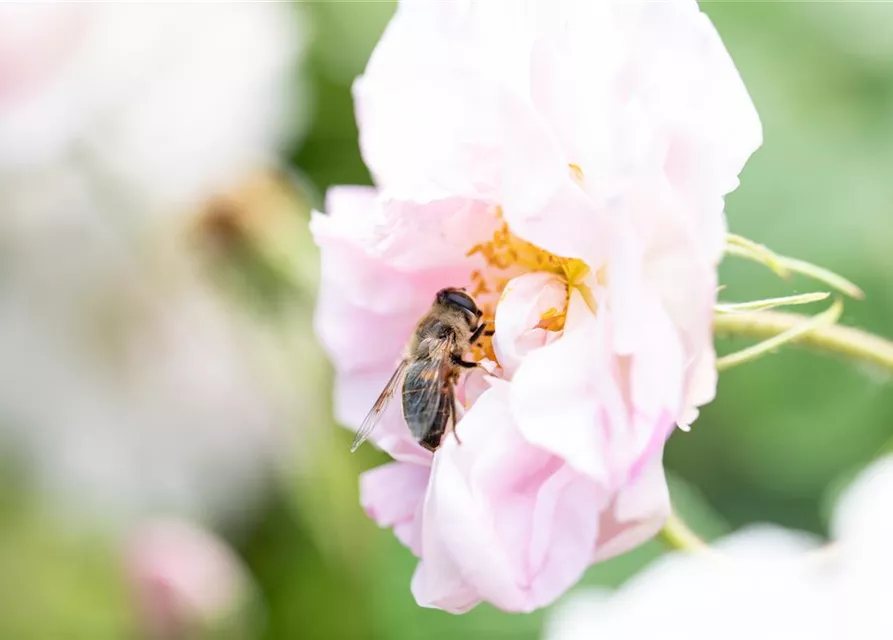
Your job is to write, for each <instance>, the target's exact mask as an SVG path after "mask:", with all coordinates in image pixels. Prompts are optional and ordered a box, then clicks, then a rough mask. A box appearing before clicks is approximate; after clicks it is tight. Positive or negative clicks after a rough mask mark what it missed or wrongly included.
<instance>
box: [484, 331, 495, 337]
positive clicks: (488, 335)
mask: <svg viewBox="0 0 893 640" xmlns="http://www.w3.org/2000/svg"><path fill="white" fill-rule="evenodd" d="M495 334H496V329H490V330H489V331H484V335H485V336H487V337H488V338H489V337H490V336H493V335H495Z"/></svg>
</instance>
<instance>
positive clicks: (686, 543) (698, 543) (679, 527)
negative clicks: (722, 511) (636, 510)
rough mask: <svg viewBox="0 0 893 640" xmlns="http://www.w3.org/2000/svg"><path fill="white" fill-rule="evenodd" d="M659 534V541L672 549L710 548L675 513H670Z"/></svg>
mask: <svg viewBox="0 0 893 640" xmlns="http://www.w3.org/2000/svg"><path fill="white" fill-rule="evenodd" d="M659 535H660V539H661V541H662V542H663V543H664V544H665V545H666V546H667V547H669V548H670V549H672V550H682V551H706V550H708V549H709V548H710V547H709V546H708V545H707V543H706V542H704V541H703V540H701V538H699V537H698V535H697V534H696V533H695V532H694V531H692V530H691V529H689V528H688V525H686V524H685V522H684V521H683V520H682V518H680V517H679V516H677V515H676V514H675V513H671V514H670V517H669V518H667V521H666V522H665V523H664V528H663V529H661V530H660V534H659Z"/></svg>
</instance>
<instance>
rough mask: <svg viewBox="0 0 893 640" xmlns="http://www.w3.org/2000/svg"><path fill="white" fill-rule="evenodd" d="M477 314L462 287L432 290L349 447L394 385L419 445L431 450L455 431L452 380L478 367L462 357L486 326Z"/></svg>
mask: <svg viewBox="0 0 893 640" xmlns="http://www.w3.org/2000/svg"><path fill="white" fill-rule="evenodd" d="M481 315H482V314H481V310H480V309H478V306H477V304H475V302H474V300H473V299H472V297H471V296H469V295H468V294H467V293H465V291H464V290H463V289H456V288H448V289H441V290H440V291H438V292H437V297H435V299H434V304H432V305H431V309H430V310H429V311H428V313H427V314H425V316H424V317H423V318H422V319H421V320H420V321H419V323H418V324H417V325H416V328H415V333H413V335H412V338H411V339H410V341H409V344H408V345H407V347H406V352H405V354H404V356H403V361H402V362H401V363H400V365H399V366H398V367H397V370H396V371H395V372H394V375H392V376H391V379H390V380H389V381H388V384H387V385H386V386H385V388H384V391H382V392H381V395H380V396H378V400H376V401H375V404H374V405H373V406H372V410H371V411H370V412H369V415H367V416H366V419H365V420H363V424H362V425H360V428H359V430H358V431H357V435H356V437H355V438H354V440H353V445H351V447H350V450H351V452H353V451H356V450H357V448H358V447H359V446H360V445H361V444H363V442H365V440H366V438H368V437H369V434H370V433H372V429H374V428H375V425H376V424H377V423H378V420H379V418H381V415H382V413H384V410H385V408H387V406H388V403H389V402H390V401H391V398H393V397H394V395H395V393H396V391H397V389H401V391H402V399H403V417H404V418H406V422H407V424H408V425H409V430H410V431H411V432H412V435H413V437H414V438H415V439H416V440H417V441H418V442H419V444H421V445H422V446H423V447H425V448H426V449H428V450H429V451H435V450H436V449H437V447H439V446H440V442H441V440H442V439H443V436H444V434H445V433H446V431H447V430H450V431H452V432H453V435H455V434H456V395H455V390H454V385H455V383H456V381H457V380H458V379H459V374H460V373H461V372H462V369H473V368H475V367H477V366H479V365H478V363H477V362H468V361H466V360H463V359H462V356H463V355H464V354H465V353H466V352H467V351H468V350H469V348H471V346H472V345H473V344H474V343H475V342H476V341H477V339H478V338H480V337H481V335H482V334H484V330H485V329H486V326H487V325H486V323H483V322H481ZM492 334H493V332H492V331H487V333H486V335H492ZM456 440H457V441H458V440H459V436H456Z"/></svg>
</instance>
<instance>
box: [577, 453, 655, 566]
mask: <svg viewBox="0 0 893 640" xmlns="http://www.w3.org/2000/svg"><path fill="white" fill-rule="evenodd" d="M662 457H663V442H661V446H660V448H659V449H658V450H657V451H655V452H653V454H652V455H651V456H650V459H649V461H648V462H647V463H646V465H645V466H644V467H643V469H642V472H641V473H640V474H639V476H638V477H637V478H635V479H634V480H633V481H632V482H631V483H630V484H629V485H628V486H626V487H624V488H623V489H622V490H621V491H620V493H619V494H618V495H617V496H616V497H615V498H614V501H613V503H612V504H611V505H610V506H609V507H608V508H607V509H605V510H604V511H603V512H602V516H601V521H600V524H599V538H598V543H597V545H596V547H595V560H596V561H597V562H601V561H602V560H607V559H608V558H613V557H614V556H618V555H620V554H622V553H626V552H627V551H629V550H630V549H634V548H636V547H638V546H639V545H641V544H642V543H644V542H646V541H647V540H650V539H651V538H652V537H654V535H655V534H657V532H658V531H660V528H661V527H662V526H663V525H664V522H666V519H667V517H668V516H669V515H670V493H669V490H668V488H667V480H666V477H665V476H664V469H663V463H662V460H661V459H662Z"/></svg>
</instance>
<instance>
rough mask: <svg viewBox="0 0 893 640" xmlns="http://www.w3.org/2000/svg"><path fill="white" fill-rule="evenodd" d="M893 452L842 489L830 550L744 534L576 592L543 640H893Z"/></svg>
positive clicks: (808, 541) (766, 530) (797, 539)
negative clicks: (608, 585) (604, 586)
mask: <svg viewBox="0 0 893 640" xmlns="http://www.w3.org/2000/svg"><path fill="white" fill-rule="evenodd" d="M891 495H893V457H889V458H886V459H885V460H882V461H880V462H878V463H876V464H875V465H873V466H872V467H871V468H869V469H868V470H867V471H865V472H864V473H863V474H862V476H861V477H860V478H859V479H858V480H857V481H856V482H855V483H854V484H853V485H852V486H851V487H850V488H849V489H848V490H847V491H846V493H845V494H844V495H843V497H842V498H841V500H840V501H839V503H838V506H837V509H836V512H835V516H834V520H833V523H832V538H833V539H834V543H833V545H832V546H827V547H822V546H820V544H819V542H818V541H817V540H815V539H813V538H812V537H810V536H807V535H805V534H802V533H798V532H793V531H787V530H784V529H780V528H776V527H768V526H765V527H756V528H751V529H748V530H745V531H742V532H739V533H737V534H735V535H733V536H731V537H729V538H728V539H726V540H724V541H721V542H720V543H719V544H717V545H716V546H715V549H716V550H717V551H718V552H719V554H703V555H702V554H692V555H687V554H681V553H676V554H673V555H670V556H667V557H665V558H663V559H662V560H660V561H658V562H657V563H655V564H654V565H652V566H651V567H649V568H648V569H646V570H645V571H644V572H643V573H641V574H639V575H637V576H635V577H634V578H633V579H631V580H630V581H629V582H628V583H627V584H626V585H625V586H624V587H623V588H622V589H620V590H619V591H618V592H616V593H613V594H609V593H607V592H602V591H584V592H578V593H577V594H575V595H574V596H572V597H571V598H569V599H567V600H566V601H565V602H564V603H563V604H562V605H561V606H560V607H559V608H558V609H557V610H556V611H555V613H554V614H553V616H552V618H551V619H550V620H549V621H548V623H547V625H546V630H545V638H546V639H547V640H578V639H579V640H583V639H587V640H588V639H590V638H630V639H634V638H655V637H659V638H662V639H676V638H679V639H680V640H682V639H685V640H714V639H715V638H723V639H724V640H735V639H737V638H741V639H744V638H748V639H752V638H757V637H765V638H778V639H779V640H782V639H784V640H789V639H791V638H810V639H812V640H823V639H826V638H827V639H828V640H831V639H835V640H836V639H840V638H859V639H860V640H872V639H874V638H877V639H878V640H880V639H881V638H890V637H893V617H891V616H890V615H889V611H888V609H887V607H888V606H889V602H890V598H891V596H893V583H891V580H890V574H891V571H893V548H891V546H890V540H891V539H893V508H891V506H890V496H891Z"/></svg>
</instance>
